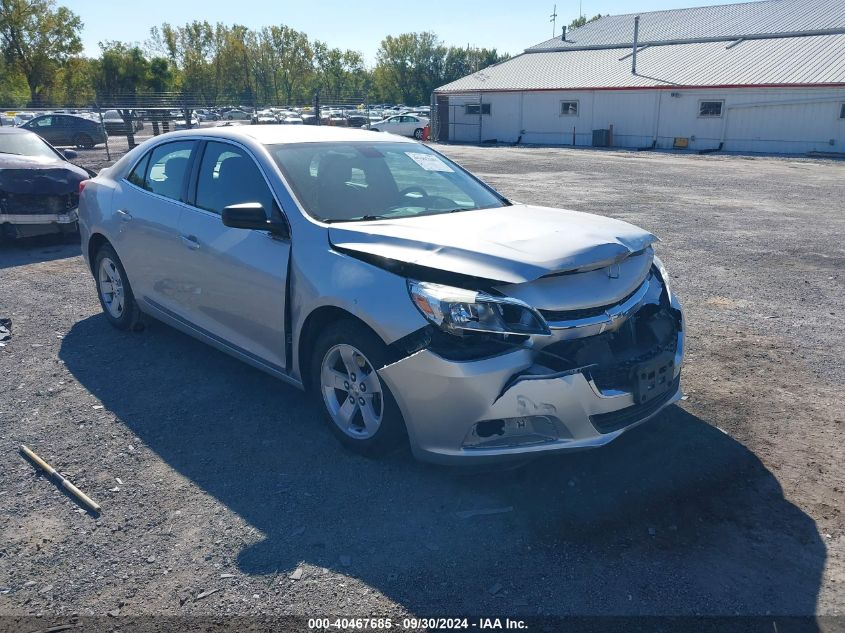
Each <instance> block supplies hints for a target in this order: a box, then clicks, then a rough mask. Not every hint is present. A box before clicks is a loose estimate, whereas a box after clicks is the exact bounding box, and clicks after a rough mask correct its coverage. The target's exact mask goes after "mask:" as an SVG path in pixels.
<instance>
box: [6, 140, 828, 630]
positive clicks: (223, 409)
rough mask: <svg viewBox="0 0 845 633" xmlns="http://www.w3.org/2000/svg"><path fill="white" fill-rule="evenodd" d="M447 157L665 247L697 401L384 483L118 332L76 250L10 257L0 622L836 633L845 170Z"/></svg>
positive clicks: (160, 345)
mask: <svg viewBox="0 0 845 633" xmlns="http://www.w3.org/2000/svg"><path fill="white" fill-rule="evenodd" d="M114 145H115V146H116V145H117V143H114ZM439 149H441V150H442V151H444V152H445V153H446V154H448V155H449V156H451V157H453V158H454V159H456V160H458V161H459V162H461V163H462V164H464V165H465V166H466V167H468V168H470V169H472V170H474V171H475V172H476V173H478V174H479V175H480V176H481V177H483V178H484V179H486V180H487V181H488V182H490V183H491V184H493V185H495V186H496V187H497V188H499V189H500V190H501V191H502V192H503V193H504V194H505V195H508V196H510V197H512V198H514V199H517V200H520V201H525V202H531V203H536V204H547V205H553V206H563V207H569V208H574V209H578V210H583V211H590V212H594V213H600V214H606V215H610V216H614V217H618V218H622V219H625V220H628V221H631V222H634V223H636V224H638V225H640V226H643V227H645V228H647V229H649V230H652V231H654V232H655V233H657V234H658V235H659V236H660V237H661V238H662V239H663V244H661V245H660V246H659V248H658V250H659V254H660V256H661V257H662V258H663V259H664V261H665V263H666V264H667V267H668V268H669V270H670V271H671V272H672V273H673V275H674V276H673V284H674V289H675V291H676V292H677V293H678V294H679V295H680V297H681V299H682V301H683V302H684V304H685V307H686V310H687V320H688V349H689V354H688V357H687V361H686V366H685V370H684V372H685V373H684V390H685V393H686V394H687V395H686V399H685V400H684V401H682V402H680V403H679V406H673V407H671V408H670V409H668V410H667V411H666V412H665V413H664V414H662V415H661V416H659V417H658V418H656V419H654V420H653V421H651V422H650V423H648V424H647V425H644V426H643V427H640V428H638V429H636V430H634V431H632V432H630V433H628V434H626V435H624V436H622V438H620V440H618V441H617V442H615V443H614V444H613V445H611V446H609V447H606V448H604V449H602V450H598V451H592V452H583V453H578V454H573V455H568V456H562V457H554V458H546V459H543V460H540V461H538V462H535V463H532V464H530V465H528V466H525V467H522V468H519V469H514V470H490V471H486V472H484V471H482V472H478V471H473V472H464V471H460V470H459V471H456V470H452V469H444V468H439V467H432V466H427V465H423V464H419V463H416V462H414V461H413V460H412V459H411V457H410V455H409V453H408V452H407V451H402V452H399V453H396V454H394V455H392V456H390V457H389V458H387V459H384V460H382V461H369V460H366V459H363V458H360V457H357V456H353V455H350V454H349V453H347V452H345V451H344V450H343V449H341V448H340V447H339V446H338V445H337V443H336V442H335V441H334V440H333V438H332V437H331V434H330V432H329V431H328V429H327V428H325V426H324V425H323V423H322V422H321V421H320V420H319V417H318V415H317V409H316V407H314V406H312V404H310V403H309V402H308V401H307V400H306V398H305V397H304V396H303V395H302V394H300V393H299V392H297V391H295V390H293V389H291V388H289V387H287V386H285V385H283V384H282V383H280V382H278V381H276V380H274V379H272V378H270V377H268V376H266V375H264V374H262V373H260V372H258V371H255V370H253V369H251V368H249V367H247V366H245V365H243V364H240V363H239V362H237V361H235V360H233V359H231V358H229V357H227V356H225V355H223V354H221V353H219V352H217V351H214V350H212V349H211V348H209V347H207V346H205V345H203V344H201V343H198V342H196V341H194V340H192V339H190V338H188V337H187V336H184V335H182V334H180V333H178V332H176V331H174V330H172V329H170V328H168V327H166V326H164V325H161V324H158V323H155V322H153V323H151V324H150V325H149V326H148V327H147V329H146V330H145V331H144V332H141V333H133V334H125V333H122V332H117V331H115V330H113V329H112V328H110V327H109V326H108V324H107V323H106V321H105V319H104V318H103V317H102V316H101V314H100V309H99V305H98V303H97V299H96V295H95V291H94V285H93V283H92V280H91V277H90V274H89V273H88V272H87V271H86V269H85V267H84V264H83V262H82V259H81V257H80V256H79V248H78V246H77V245H75V244H66V243H65V244H63V243H60V242H58V241H57V240H55V239H39V240H30V241H26V242H22V243H19V244H17V245H14V246H12V247H6V248H5V250H2V251H0V317H11V318H12V320H13V330H12V331H13V338H12V340H11V341H10V342H9V343H8V344H7V345H6V346H5V347H3V348H0V379H2V383H0V384H2V387H0V420H2V425H0V455H2V458H0V463H2V468H0V503H2V507H3V512H2V513H0V534H2V539H0V614H5V615H9V614H12V615H18V616H25V615H28V614H33V615H35V614H43V616H44V618H46V619H50V618H53V619H55V618H61V617H67V616H70V615H72V614H79V615H89V614H90V615H102V614H106V613H111V614H112V615H137V614H171V615H203V614H214V615H218V616H219V615H235V614H237V615H257V614H272V615H283V614H297V615H307V616H313V615H340V616H349V615H360V616H366V615H371V614H378V615H392V616H394V617H398V616H401V615H403V614H409V613H410V614H417V615H441V616H445V615H453V614H457V613H466V614H477V615H499V616H504V615H524V616H527V615H536V614H552V615H565V614H579V615H589V614H603V615H608V614H610V615H642V614H651V615H693V614H706V615H735V614H747V615H766V614H772V615H812V614H826V615H840V616H841V615H845V608H843V605H845V530H843V516H842V508H843V506H845V504H844V503H843V487H844V486H845V481H843V480H845V477H844V476H843V475H844V474H845V467H843V464H845V450H843V443H842V433H843V420H845V413H843V407H842V404H841V402H842V398H841V394H842V387H843V382H845V361H843V359H845V325H843V322H842V319H841V315H842V314H843V313H845V273H843V270H845V267H844V266H843V264H845V251H844V250H843V246H842V236H843V235H845V214H843V210H844V209H843V207H845V164H843V163H841V162H834V161H822V160H809V159H785V158H766V157H754V158H750V157H739V156H706V157H699V156H686V155H669V154H661V153H627V152H613V151H593V150H577V151H573V150H567V149H545V148H500V147H489V148H473V147H456V146H448V147H441V148H439ZM79 162H80V163H82V164H85V165H87V166H89V167H94V168H96V167H100V166H103V165H104V164H105V163H106V161H105V156H104V152H103V151H102V150H92V151H89V152H84V151H83V152H81V153H80V159H79ZM20 443H26V444H28V445H29V446H30V447H32V448H33V449H34V450H35V451H36V452H38V453H39V454H40V455H41V456H42V457H44V458H45V459H46V460H48V461H49V462H51V463H52V464H53V465H54V466H55V467H57V468H58V469H59V470H60V471H62V472H64V473H66V474H67V475H69V476H70V477H71V478H72V480H73V481H74V482H75V483H77V484H78V485H79V486H80V487H81V488H82V489H83V490H85V491H86V492H87V493H89V494H90V495H91V496H92V497H94V498H95V499H97V500H98V501H99V502H100V503H101V504H102V506H103V512H102V515H100V516H99V517H94V516H91V515H89V514H86V513H85V512H84V511H82V510H80V509H79V508H78V507H77V506H76V505H75V504H74V503H73V502H72V501H71V500H70V499H69V498H68V497H67V496H65V495H63V494H62V493H61V492H60V491H59V490H58V489H57V488H56V487H55V486H54V485H53V484H51V483H50V481H48V480H47V479H45V478H44V477H43V476H40V475H39V474H37V473H36V472H35V471H34V470H33V468H32V467H31V466H30V465H29V464H28V463H27V462H26V461H24V460H23V459H22V458H21V457H20V456H19V455H18V453H17V447H18V445H19V444H20ZM488 510H495V511H496V513H494V514H485V513H484V512H483V511H488ZM473 511H482V512H481V513H479V514H474V513H473ZM212 590H214V593H211V594H208V592H209V591H212ZM768 630H771V628H769V629H768Z"/></svg>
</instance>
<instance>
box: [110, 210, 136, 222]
mask: <svg viewBox="0 0 845 633" xmlns="http://www.w3.org/2000/svg"><path fill="white" fill-rule="evenodd" d="M114 214H115V215H116V216H117V217H119V218H120V219H121V220H123V221H124V222H129V220H131V219H132V214H131V213H129V212H128V211H124V210H123V209H118V210H117V211H115V212H114Z"/></svg>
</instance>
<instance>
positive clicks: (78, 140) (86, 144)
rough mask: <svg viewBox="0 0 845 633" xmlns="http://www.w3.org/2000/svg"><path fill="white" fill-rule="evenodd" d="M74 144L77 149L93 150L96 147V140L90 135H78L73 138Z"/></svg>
mask: <svg viewBox="0 0 845 633" xmlns="http://www.w3.org/2000/svg"><path fill="white" fill-rule="evenodd" d="M73 144H74V146H75V147H76V148H77V149H91V148H93V147H94V139H93V138H91V137H90V136H89V135H88V134H77V135H76V136H74V137H73Z"/></svg>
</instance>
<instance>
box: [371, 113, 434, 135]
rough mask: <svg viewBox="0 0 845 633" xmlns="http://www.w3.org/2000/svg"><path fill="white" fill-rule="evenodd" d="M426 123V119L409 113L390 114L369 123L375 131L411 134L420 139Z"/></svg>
mask: <svg viewBox="0 0 845 633" xmlns="http://www.w3.org/2000/svg"><path fill="white" fill-rule="evenodd" d="M426 125H428V119H424V118H422V117H418V116H412V115H410V114H402V115H399V116H392V117H389V118H387V119H383V120H381V121H377V122H376V123H373V124H371V125H370V129H371V130H373V131H375V132H390V133H391V134H399V135H400V136H413V137H414V138H415V139H418V140H419V139H422V137H423V130H424V129H425V126H426Z"/></svg>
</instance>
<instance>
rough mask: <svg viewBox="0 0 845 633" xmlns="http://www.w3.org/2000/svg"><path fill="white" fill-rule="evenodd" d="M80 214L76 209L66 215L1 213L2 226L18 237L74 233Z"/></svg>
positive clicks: (0, 221)
mask: <svg viewBox="0 0 845 633" xmlns="http://www.w3.org/2000/svg"><path fill="white" fill-rule="evenodd" d="M78 220H79V214H78V213H77V210H76V209H71V210H70V211H67V212H64V213H0V226H6V227H8V228H7V230H8V231H10V232H12V233H13V234H15V235H16V236H17V237H31V236H34V235H43V234H46V233H63V232H67V231H74V230H75V225H76V222H77V221H78Z"/></svg>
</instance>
